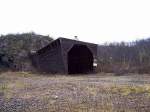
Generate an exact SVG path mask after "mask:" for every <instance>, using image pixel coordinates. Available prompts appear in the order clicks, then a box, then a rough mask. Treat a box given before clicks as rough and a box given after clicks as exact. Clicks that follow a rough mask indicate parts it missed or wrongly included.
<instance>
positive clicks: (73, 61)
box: [68, 44, 93, 74]
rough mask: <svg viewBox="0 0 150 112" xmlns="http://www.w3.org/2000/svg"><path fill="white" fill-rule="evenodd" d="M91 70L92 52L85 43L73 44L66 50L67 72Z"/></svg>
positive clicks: (74, 72) (86, 71) (76, 72)
mask: <svg viewBox="0 0 150 112" xmlns="http://www.w3.org/2000/svg"><path fill="white" fill-rule="evenodd" d="M92 71H93V54H92V52H91V51H90V49H89V48H88V47H87V46H86V45H78V44H77V45H74V46H73V47H72V48H71V50H70V51H69V52H68V73H69V74H79V73H89V72H92Z"/></svg>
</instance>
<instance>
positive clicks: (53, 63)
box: [32, 38, 97, 74]
mask: <svg viewBox="0 0 150 112" xmlns="http://www.w3.org/2000/svg"><path fill="white" fill-rule="evenodd" d="M94 59H97V45H96V44H93V43H87V42H82V41H77V40H72V39H66V38H58V39H56V40H54V41H52V42H51V43H50V44H49V45H47V46H45V47H44V48H42V49H40V50H38V51H37V52H36V53H35V54H33V55H32V62H33V65H34V66H35V68H37V70H38V71H41V72H46V73H65V74H79V73H89V72H93V70H94V69H93V61H94Z"/></svg>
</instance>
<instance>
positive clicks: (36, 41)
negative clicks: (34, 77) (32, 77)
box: [0, 33, 53, 71]
mask: <svg viewBox="0 0 150 112" xmlns="http://www.w3.org/2000/svg"><path fill="white" fill-rule="evenodd" d="M52 40H53V39H52V38H51V37H49V36H43V35H38V34H35V33H23V34H8V35H1V36H0V70H2V69H12V70H23V71H28V70H32V69H33V67H32V66H31V61H30V59H29V54H30V52H32V51H36V50H38V49H40V48H42V47H44V46H45V45H47V44H48V43H49V42H51V41H52Z"/></svg>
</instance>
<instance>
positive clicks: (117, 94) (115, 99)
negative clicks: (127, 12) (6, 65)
mask: <svg viewBox="0 0 150 112" xmlns="http://www.w3.org/2000/svg"><path fill="white" fill-rule="evenodd" d="M149 105H150V76H148V75H143V76H140V75H134V74H131V75H127V76H113V74H89V75H78V76H65V75H45V76H42V75H40V74H30V73H26V72H5V73H1V74H0V112H149V111H150V107H149Z"/></svg>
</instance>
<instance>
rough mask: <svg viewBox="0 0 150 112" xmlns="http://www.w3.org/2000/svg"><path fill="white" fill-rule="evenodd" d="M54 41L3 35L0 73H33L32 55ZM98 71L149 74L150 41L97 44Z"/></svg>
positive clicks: (27, 36) (31, 34)
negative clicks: (8, 71)
mask: <svg viewBox="0 0 150 112" xmlns="http://www.w3.org/2000/svg"><path fill="white" fill-rule="evenodd" d="M52 40H53V38H52V37H50V36H43V35H39V34H35V33H34V32H31V33H23V34H8V35H1V36H0V71H3V70H5V69H6V70H8V69H11V70H15V71H33V69H34V68H33V66H32V63H31V60H30V53H31V52H34V51H37V50H38V49H41V48H42V47H44V46H46V45H47V44H49V43H50V42H51V41H52ZM97 62H98V67H97V69H96V71H97V72H105V73H116V74H117V75H120V74H124V73H140V74H143V73H150V69H149V68H150V38H147V39H141V40H135V41H133V42H120V43H119V42H116V43H105V44H102V45H98V60H97Z"/></svg>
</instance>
